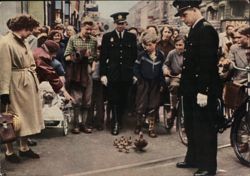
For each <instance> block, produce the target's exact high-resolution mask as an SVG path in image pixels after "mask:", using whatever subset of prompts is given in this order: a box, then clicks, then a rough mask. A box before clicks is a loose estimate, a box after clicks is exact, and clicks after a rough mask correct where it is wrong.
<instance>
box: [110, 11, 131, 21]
mask: <svg viewBox="0 0 250 176" xmlns="http://www.w3.org/2000/svg"><path fill="white" fill-rule="evenodd" d="M128 14H129V13H128V12H118V13H114V14H112V15H110V17H112V18H113V19H114V22H115V23H124V22H126V18H127V15H128Z"/></svg>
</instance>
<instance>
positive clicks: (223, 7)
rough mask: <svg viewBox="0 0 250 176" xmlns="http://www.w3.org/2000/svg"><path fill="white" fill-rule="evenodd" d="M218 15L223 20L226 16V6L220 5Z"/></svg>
mask: <svg viewBox="0 0 250 176" xmlns="http://www.w3.org/2000/svg"><path fill="white" fill-rule="evenodd" d="M218 16H219V20H223V19H224V18H225V6H221V7H219V12H218Z"/></svg>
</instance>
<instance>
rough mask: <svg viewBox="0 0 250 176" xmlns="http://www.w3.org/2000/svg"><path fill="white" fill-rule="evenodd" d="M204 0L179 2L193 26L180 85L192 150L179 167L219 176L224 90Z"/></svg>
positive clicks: (197, 174) (216, 41)
mask: <svg viewBox="0 0 250 176" xmlns="http://www.w3.org/2000/svg"><path fill="white" fill-rule="evenodd" d="M200 4H201V0H175V1H174V2H173V5H174V7H176V8H177V10H178V13H177V14H176V16H180V18H181V20H182V21H183V22H184V23H185V24H186V25H187V26H189V27H190V31H189V34H188V38H187V41H186V44H185V49H186V51H185V53H184V58H185V60H184V63H183V67H182V77H181V82H180V92H181V94H182V96H183V107H184V114H185V115H184V125H185V130H186V134H187V138H188V148H187V153H186V157H185V160H184V162H179V163H177V165H176V166H177V167H178V168H198V170H197V171H196V172H195V173H194V175H195V176H204V175H215V174H216V170H217V160H216V157H217V129H216V125H217V123H218V119H217V115H216V104H217V103H216V100H217V98H218V97H219V96H220V92H221V88H220V86H219V85H220V81H219V75H218V68H217V63H218V57H217V51H218V45H219V38H218V34H217V32H216V30H215V29H214V28H213V26H211V24H210V23H209V22H207V21H206V20H205V19H204V18H203V16H202V14H201V12H200V10H199V5H200Z"/></svg>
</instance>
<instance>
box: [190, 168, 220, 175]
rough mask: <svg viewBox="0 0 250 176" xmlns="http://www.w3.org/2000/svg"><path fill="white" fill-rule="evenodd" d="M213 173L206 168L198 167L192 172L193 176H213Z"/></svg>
mask: <svg viewBox="0 0 250 176" xmlns="http://www.w3.org/2000/svg"><path fill="white" fill-rule="evenodd" d="M215 174H216V172H210V171H207V170H201V169H198V170H197V171H196V172H195V173H194V176H214V175H215Z"/></svg>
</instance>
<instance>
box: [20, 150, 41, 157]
mask: <svg viewBox="0 0 250 176" xmlns="http://www.w3.org/2000/svg"><path fill="white" fill-rule="evenodd" d="M19 156H21V157H26V158H32V159H38V158H40V156H39V155H38V154H37V153H35V152H33V151H32V150H31V149H29V150H28V151H24V152H23V151H21V150H19Z"/></svg>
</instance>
